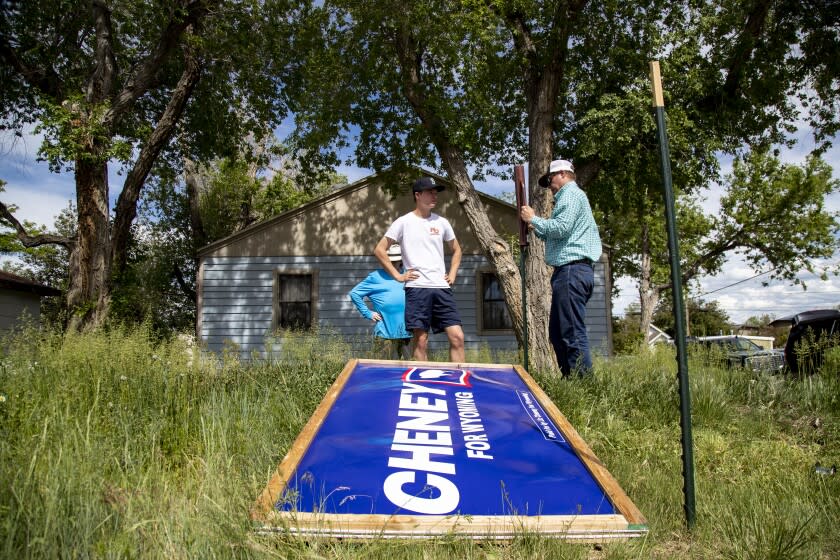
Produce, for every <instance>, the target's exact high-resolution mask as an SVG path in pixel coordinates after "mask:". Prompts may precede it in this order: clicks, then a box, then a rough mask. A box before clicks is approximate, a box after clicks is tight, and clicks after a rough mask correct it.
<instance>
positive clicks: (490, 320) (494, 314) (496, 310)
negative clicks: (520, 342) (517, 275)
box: [480, 272, 513, 331]
mask: <svg viewBox="0 0 840 560" xmlns="http://www.w3.org/2000/svg"><path fill="white" fill-rule="evenodd" d="M480 278H481V327H482V330H488V331H497V330H510V329H512V328H513V323H512V322H511V320H510V314H509V313H508V309H507V305H506V304H505V297H504V295H503V294H502V287H501V285H499V278H498V277H497V276H496V274H495V273H493V272H482V273H480Z"/></svg>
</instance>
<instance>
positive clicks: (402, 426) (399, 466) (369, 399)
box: [255, 361, 646, 537]
mask: <svg viewBox="0 0 840 560" xmlns="http://www.w3.org/2000/svg"><path fill="white" fill-rule="evenodd" d="M307 428H308V430H307V429H305V430H304V433H302V434H301V437H299V438H298V441H297V442H296V443H295V446H294V447H293V450H292V451H291V452H290V454H289V455H288V456H287V457H286V459H285V460H284V462H283V463H282V464H281V466H280V468H279V469H278V474H277V476H276V477H275V480H273V481H272V483H270V484H269V487H268V488H267V489H266V491H265V492H264V493H263V496H262V497H261V499H260V502H261V503H262V506H261V507H260V502H258V507H257V508H256V509H255V511H260V509H262V510H263V511H262V514H258V515H256V516H255V517H256V518H258V519H262V520H263V521H264V522H265V521H269V520H270V521H271V522H273V524H279V525H280V526H285V527H286V528H291V529H293V530H296V531H300V532H304V533H326V534H340V535H346V536H353V535H358V536H365V535H366V534H367V533H368V532H370V531H375V532H376V531H378V532H379V534H389V535H400V534H406V533H407V534H410V535H412V536H416V535H418V534H420V535H422V534H433V533H435V532H441V531H453V530H454V531H456V532H458V531H460V532H464V533H466V534H471V535H489V536H495V537H498V536H500V535H501V536H505V535H510V534H511V532H513V531H515V529H516V527H519V528H522V527H523V525H522V522H523V520H529V523H528V524H527V525H526V526H527V527H528V528H531V529H536V530H546V531H548V532H552V533H556V534H562V535H566V536H577V537H604V536H608V537H615V536H619V537H626V536H636V535H639V534H643V533H644V532H645V531H646V527H645V525H644V519H643V518H642V517H641V514H639V512H638V510H636V509H635V506H633V505H632V502H630V501H629V499H628V498H627V497H626V495H624V493H623V492H622V491H621V489H620V488H619V487H618V485H617V484H616V483H615V481H614V480H613V479H612V477H611V476H609V473H608V472H607V471H606V469H605V468H604V467H603V465H601V464H600V462H598V460H597V458H595V457H594V455H593V454H592V452H591V450H589V449H588V447H586V445H585V443H584V442H583V440H581V439H580V437H579V436H578V435H577V433H576V432H575V431H574V429H573V428H571V426H570V425H568V422H567V421H566V420H565V418H564V417H563V416H562V414H560V413H559V411H558V410H557V409H556V407H555V406H554V405H553V403H551V402H550V401H549V400H548V399H547V397H546V396H545V394H544V393H543V392H542V391H541V390H540V389H539V387H537V386H536V384H535V383H534V382H533V380H532V379H531V378H530V376H528V375H527V373H525V372H524V371H523V370H521V368H517V367H514V366H503V367H500V366H492V365H486V364H485V365H472V364H471V365H469V366H465V365H457V364H430V363H417V362H387V361H378V362H372V361H354V362H351V364H348V368H345V372H343V373H342V375H341V376H340V377H339V380H337V381H336V385H334V387H333V390H331V392H330V394H328V396H327V397H326V398H325V400H324V402H323V403H322V405H321V408H319V411H318V412H316V415H315V416H313V419H312V420H311V421H310V424H309V425H308V426H307ZM593 471H594V472H593ZM269 506H270V511H264V510H266V509H268V508H269ZM628 514H629V515H628ZM442 520H446V521H445V522H443V521H442ZM354 522H358V523H359V525H358V526H357V527H356V526H354Z"/></svg>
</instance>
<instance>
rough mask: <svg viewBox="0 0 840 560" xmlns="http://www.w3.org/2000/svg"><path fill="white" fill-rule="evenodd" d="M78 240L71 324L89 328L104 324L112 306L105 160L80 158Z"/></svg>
mask: <svg viewBox="0 0 840 560" xmlns="http://www.w3.org/2000/svg"><path fill="white" fill-rule="evenodd" d="M76 205H77V207H78V213H79V223H78V228H79V231H78V243H76V245H75V247H74V248H73V250H72V252H71V253H70V266H69V270H70V279H69V285H68V288H67V306H68V309H69V310H70V313H71V316H70V320H69V323H68V327H69V328H71V329H73V330H81V331H86V330H90V329H94V328H97V327H99V326H101V325H102V324H103V323H104V321H105V319H106V317H107V315H108V311H109V309H110V303H111V282H110V270H111V267H110V243H109V241H110V236H109V224H108V217H109V211H108V168H107V165H106V164H105V163H98V162H89V161H86V160H84V159H81V158H80V159H77V160H76Z"/></svg>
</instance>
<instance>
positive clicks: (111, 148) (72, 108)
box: [34, 94, 132, 173]
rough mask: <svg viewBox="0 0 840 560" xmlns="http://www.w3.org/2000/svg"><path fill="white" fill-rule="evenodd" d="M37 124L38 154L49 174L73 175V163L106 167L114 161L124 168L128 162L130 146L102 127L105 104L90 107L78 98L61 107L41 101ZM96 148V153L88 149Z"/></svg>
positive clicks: (80, 96) (66, 101)
mask: <svg viewBox="0 0 840 560" xmlns="http://www.w3.org/2000/svg"><path fill="white" fill-rule="evenodd" d="M41 105H42V106H43V107H42V109H41V110H40V111H38V112H39V113H40V115H41V118H40V123H39V124H38V126H36V127H35V130H34V132H35V133H36V134H39V133H40V134H43V136H44V142H43V144H42V145H41V149H40V150H39V152H38V154H39V155H40V156H41V157H42V158H43V159H44V160H46V161H47V162H48V163H49V166H50V171H53V172H55V173H59V172H61V171H62V170H65V171H72V170H73V166H72V165H71V163H72V162H79V161H83V162H86V163H88V164H100V165H104V164H107V163H108V162H109V161H111V160H117V161H120V162H122V163H124V164H126V163H128V162H129V161H130V159H131V150H132V145H131V142H130V141H128V140H124V139H114V138H113V135H112V134H111V132H110V131H109V130H108V128H107V127H106V126H105V125H104V124H103V121H104V117H105V114H106V113H107V111H108V109H109V108H110V106H109V104H108V103H101V104H89V103H87V102H86V101H85V98H84V96H83V95H81V94H74V95H71V96H68V98H67V99H65V100H64V101H63V102H62V103H61V105H58V104H56V103H52V102H50V100H49V99H43V100H41ZM92 147H95V149H91V148H92Z"/></svg>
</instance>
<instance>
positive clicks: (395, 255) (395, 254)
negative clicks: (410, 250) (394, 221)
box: [388, 243, 402, 262]
mask: <svg viewBox="0 0 840 560" xmlns="http://www.w3.org/2000/svg"><path fill="white" fill-rule="evenodd" d="M388 260H390V261H391V262H397V261H401V260H402V249H400V245H399V243H394V244H393V245H391V246H390V247H388Z"/></svg>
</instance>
